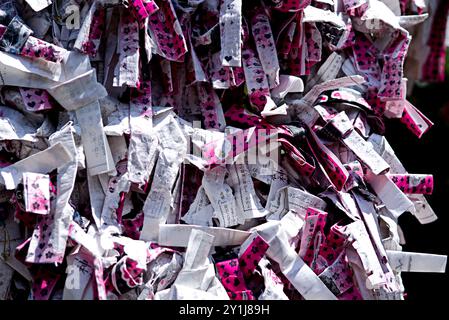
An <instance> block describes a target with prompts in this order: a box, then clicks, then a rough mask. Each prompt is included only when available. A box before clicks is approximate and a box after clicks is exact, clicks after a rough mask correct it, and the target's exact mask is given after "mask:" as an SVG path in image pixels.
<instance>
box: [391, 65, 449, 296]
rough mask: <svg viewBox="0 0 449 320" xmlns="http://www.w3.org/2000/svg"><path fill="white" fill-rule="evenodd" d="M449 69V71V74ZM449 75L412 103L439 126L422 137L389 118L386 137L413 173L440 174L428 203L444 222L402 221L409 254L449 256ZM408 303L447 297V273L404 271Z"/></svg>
mask: <svg viewBox="0 0 449 320" xmlns="http://www.w3.org/2000/svg"><path fill="white" fill-rule="evenodd" d="M448 69H449V68H447V70H448ZM447 79H449V74H448V72H447V71H446V82H444V83H440V84H426V85H415V87H414V90H413V93H412V94H411V96H410V97H408V100H409V101H410V102H412V103H413V105H415V106H416V107H417V108H418V109H419V110H421V112H423V113H424V114H425V115H426V116H427V117H428V118H429V119H430V120H431V121H432V122H434V126H433V127H432V128H431V129H430V130H429V131H428V132H426V133H425V134H424V135H423V137H422V138H421V139H418V138H417V137H416V136H414V135H413V134H412V133H411V132H410V131H409V130H408V129H407V128H406V127H405V125H403V124H402V123H400V121H399V120H387V123H386V134H385V135H386V138H387V140H388V141H389V142H390V144H391V146H392V148H393V149H394V151H395V153H396V155H397V156H398V158H399V159H400V160H401V162H402V163H403V165H404V167H405V168H406V169H407V171H408V172H409V173H422V174H433V175H434V192H433V194H432V195H430V196H427V199H428V201H429V203H430V205H431V207H432V208H433V209H434V211H435V213H436V214H437V216H438V218H439V219H438V220H437V221H435V222H433V223H430V224H425V225H422V224H420V223H419V222H418V220H417V219H416V218H415V217H414V216H412V215H411V214H410V213H404V214H403V215H402V216H401V217H400V218H399V225H400V226H401V228H402V230H403V231H404V236H405V240H406V242H407V243H406V245H404V247H403V250H404V251H414V252H425V253H434V254H444V255H448V245H447V244H448V237H449V229H448V226H449V225H448V216H449V155H448V154H449V152H448V149H449V81H448V80H447ZM402 278H403V281H404V286H405V290H406V293H407V296H406V299H407V300H433V299H447V297H448V294H447V293H448V291H449V289H448V281H447V279H448V277H447V268H446V273H445V274H442V273H405V272H404V273H402Z"/></svg>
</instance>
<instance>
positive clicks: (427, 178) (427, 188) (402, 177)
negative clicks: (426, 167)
mask: <svg viewBox="0 0 449 320" xmlns="http://www.w3.org/2000/svg"><path fill="white" fill-rule="evenodd" d="M387 176H388V177H389V178H390V179H391V181H393V182H394V183H395V184H396V186H397V187H398V188H399V189H400V190H401V191H402V192H404V193H407V194H432V192H433V175H431V174H388V175H387Z"/></svg>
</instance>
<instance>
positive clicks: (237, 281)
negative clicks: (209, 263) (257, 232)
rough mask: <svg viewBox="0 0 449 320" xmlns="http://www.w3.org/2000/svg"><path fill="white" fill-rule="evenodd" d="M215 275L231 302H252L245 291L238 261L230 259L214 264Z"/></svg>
mask: <svg viewBox="0 0 449 320" xmlns="http://www.w3.org/2000/svg"><path fill="white" fill-rule="evenodd" d="M215 268H216V270H217V275H218V277H219V279H220V281H221V283H222V284H223V287H224V288H225V289H226V292H227V293H228V296H229V298H230V299H231V300H254V299H255V298H254V296H253V294H252V292H251V291H250V290H248V289H247V287H246V284H245V279H244V277H243V273H242V271H241V269H240V264H239V260H238V259H236V258H235V259H230V260H225V261H221V262H217V263H216V264H215Z"/></svg>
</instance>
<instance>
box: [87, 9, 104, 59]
mask: <svg viewBox="0 0 449 320" xmlns="http://www.w3.org/2000/svg"><path fill="white" fill-rule="evenodd" d="M105 22H106V9H105V8H104V7H103V6H102V5H100V4H97V5H96V7H95V9H94V12H93V14H92V20H91V24H90V28H89V35H88V37H87V40H86V41H84V42H83V43H82V45H81V52H83V53H85V54H88V55H90V56H91V57H95V56H96V55H97V52H98V48H99V47H100V41H101V37H102V35H103V32H104V30H105Z"/></svg>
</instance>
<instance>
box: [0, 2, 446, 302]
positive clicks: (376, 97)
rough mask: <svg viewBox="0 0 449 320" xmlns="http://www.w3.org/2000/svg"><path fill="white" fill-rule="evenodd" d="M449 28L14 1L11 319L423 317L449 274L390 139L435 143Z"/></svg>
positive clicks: (7, 187)
mask: <svg viewBox="0 0 449 320" xmlns="http://www.w3.org/2000/svg"><path fill="white" fill-rule="evenodd" d="M448 10H449V1H442V0H441V1H438V0H429V1H424V0H383V1H380V0H245V1H243V0H0V89H1V92H0V99H1V101H0V253H1V259H0V299H31V300H49V299H50V300H60V299H81V300H91V299H101V300H105V299H108V300H114V299H131V300H152V299H231V300H269V299H328V300H335V299H338V300H353V299H354V300H358V299H379V300H383V299H387V300H401V299H404V293H405V292H406V288H404V287H403V284H402V280H401V273H402V272H445V268H446V256H441V255H435V254H427V253H418V252H404V251H402V245H403V244H404V237H403V235H402V232H401V228H400V226H399V225H398V217H399V216H400V215H402V214H412V215H414V216H415V217H416V219H418V220H419V222H420V223H422V224H427V223H430V222H433V221H435V220H436V219H437V216H436V215H435V213H434V211H433V210H432V208H431V207H430V206H429V204H428V202H427V201H426V198H425V195H428V194H431V193H432V191H433V176H432V175H431V174H417V173H409V172H407V170H406V168H404V166H403V165H402V164H401V161H400V160H399V159H398V158H397V157H396V155H395V153H394V151H393V149H392V147H391V146H390V144H389V143H388V141H387V140H386V139H385V137H384V121H385V118H395V119H396V121H397V125H403V126H406V127H407V128H408V129H410V135H411V136H413V135H415V136H417V137H418V138H420V137H421V136H422V135H423V134H425V133H426V131H428V130H429V129H430V128H431V127H432V125H433V123H432V121H430V120H429V119H428V118H427V117H426V116H425V115H424V114H422V113H421V112H420V111H419V110H418V108H417V107H415V106H414V105H412V104H411V103H410V102H409V101H407V98H406V96H407V93H410V90H411V89H410V88H412V87H413V83H414V82H415V81H417V80H420V81H427V82H441V81H443V80H444V64H445V51H446V46H445V43H444V40H445V31H446V22H447V16H448ZM407 79H408V80H407ZM411 236H412V235H411Z"/></svg>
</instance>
